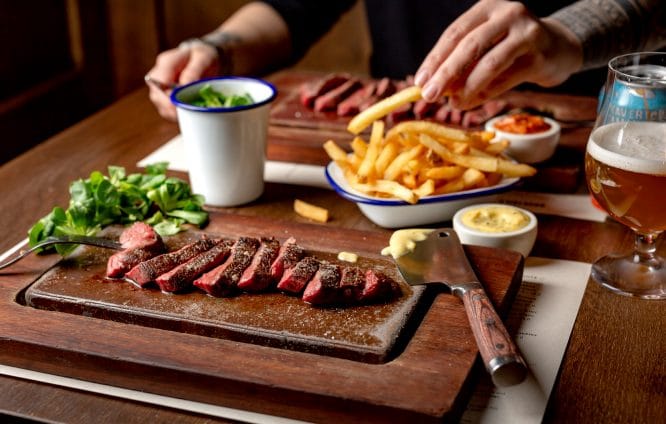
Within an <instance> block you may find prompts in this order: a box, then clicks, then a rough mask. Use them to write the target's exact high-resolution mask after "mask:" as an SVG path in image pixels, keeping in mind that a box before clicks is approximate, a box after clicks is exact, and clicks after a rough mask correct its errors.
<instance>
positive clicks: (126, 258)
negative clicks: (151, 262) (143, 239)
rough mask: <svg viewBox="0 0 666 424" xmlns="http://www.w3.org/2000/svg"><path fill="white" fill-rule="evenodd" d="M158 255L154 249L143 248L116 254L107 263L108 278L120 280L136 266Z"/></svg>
mask: <svg viewBox="0 0 666 424" xmlns="http://www.w3.org/2000/svg"><path fill="white" fill-rule="evenodd" d="M157 254H158V252H157V251H155V250H153V249H145V248H143V247H135V248H132V249H125V250H121V251H120V252H118V253H114V254H113V255H111V257H110V258H109V260H108V261H107V263H106V276H107V277H110V278H120V277H122V276H124V275H125V273H127V272H128V271H129V270H131V269H132V268H134V267H135V266H136V265H138V264H140V263H141V262H143V261H146V260H148V259H150V258H152V257H154V256H155V255H157Z"/></svg>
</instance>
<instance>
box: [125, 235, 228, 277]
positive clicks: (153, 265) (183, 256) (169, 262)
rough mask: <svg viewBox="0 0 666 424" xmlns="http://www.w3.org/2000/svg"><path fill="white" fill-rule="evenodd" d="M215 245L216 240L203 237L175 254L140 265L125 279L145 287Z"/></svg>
mask: <svg viewBox="0 0 666 424" xmlns="http://www.w3.org/2000/svg"><path fill="white" fill-rule="evenodd" d="M214 245H215V241H214V240H212V239H210V238H208V237H203V238H201V239H199V240H197V241H195V242H194V243H190V244H188V245H186V246H184V247H182V248H180V249H178V250H176V251H174V252H169V253H164V254H162V255H159V256H155V257H154V258H151V259H149V260H147V261H144V262H141V263H139V264H138V265H136V266H135V267H134V268H132V269H131V270H130V271H129V272H128V273H127V274H125V278H127V279H129V280H131V281H132V282H133V283H135V284H137V285H139V286H141V287H143V286H145V285H146V284H148V283H150V282H151V281H154V280H155V278H157V277H158V276H160V275H161V274H164V273H165V272H167V271H171V270H172V269H173V268H175V267H176V266H178V265H180V264H183V263H185V262H187V261H189V260H190V259H192V258H193V257H195V256H196V255H198V254H199V253H202V252H205V251H206V250H208V249H210V248H212V247H213V246H214Z"/></svg>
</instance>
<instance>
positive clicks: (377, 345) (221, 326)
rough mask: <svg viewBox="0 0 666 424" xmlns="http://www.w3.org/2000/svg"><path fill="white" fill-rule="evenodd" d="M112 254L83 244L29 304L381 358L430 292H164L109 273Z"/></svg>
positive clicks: (393, 272)
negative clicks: (386, 295) (308, 295)
mask: <svg viewBox="0 0 666 424" xmlns="http://www.w3.org/2000/svg"><path fill="white" fill-rule="evenodd" d="M197 233H198V232H188V233H181V234H179V235H177V236H173V237H170V238H167V239H166V240H165V241H166V243H167V245H168V247H169V250H175V249H178V248H180V247H182V246H183V245H184V244H185V243H187V242H191V241H193V240H194V238H195V237H196V236H197ZM207 234H208V235H209V236H211V237H213V238H218V237H228V234H211V233H207ZM281 241H284V240H281ZM303 247H307V246H303ZM112 253H113V251H110V250H108V249H102V248H97V247H88V246H82V247H81V248H80V249H79V250H77V251H76V252H75V254H73V255H70V256H69V257H68V258H67V259H65V260H62V261H60V262H59V263H58V264H57V265H56V266H55V267H53V268H52V269H50V270H49V271H48V272H46V273H45V274H44V275H43V276H42V277H40V278H39V279H38V280H37V281H36V282H35V283H34V284H33V285H31V286H30V288H29V289H28V290H27V291H26V293H25V303H26V304H27V305H28V306H32V307H35V308H40V309H46V310H52V311H60V312H67V313H71V314H78V315H85V316H91V317H96V318H102V319H110V320H114V321H118V322H123V323H128V324H135V325H144V326H148V327H155V328H161V329H165V330H171V331H177V332H182V333H189V334H197V335H202V336H208V337H218V338H224V339H228V340H234V341H239V342H245V343H254V344H258V345H264V346H272V347H278V348H284V349H292V350H299V351H302V352H310V353H316V354H321V355H330V356H337V357H341V358H347V359H352V360H357V361H363V362H368V363H381V362H386V361H387V360H388V359H389V358H390V355H391V354H392V352H393V348H394V346H395V344H396V342H397V341H398V339H399V338H400V337H402V338H404V337H406V336H407V335H406V334H404V332H403V330H405V329H406V328H407V325H406V324H407V322H408V320H409V319H410V317H411V316H412V312H414V309H415V308H416V305H417V304H418V302H419V299H420V298H421V294H422V293H423V287H418V288H415V289H412V288H411V287H409V286H407V285H406V284H401V290H402V296H400V297H398V298H395V299H393V300H391V301H388V302H384V303H381V304H375V305H363V306H339V307H315V306H311V305H308V304H307V303H305V302H303V301H302V300H301V299H300V297H298V296H289V295H285V294H281V293H277V292H266V293H251V294H250V293H242V294H238V295H236V296H232V297H224V298H214V297H211V296H208V295H206V294H204V293H203V292H201V291H199V290H195V289H193V290H191V291H189V292H187V293H178V294H171V293H162V292H160V291H159V289H158V288H157V286H154V287H148V288H145V289H141V288H139V287H137V286H135V285H133V284H130V283H128V282H126V281H124V280H120V279H115V280H111V279H108V278H105V276H104V274H105V271H106V262H107V260H108V258H109V256H110V255H111V254H112ZM307 255H312V256H314V257H316V258H318V259H323V260H326V261H328V262H332V263H338V264H339V265H345V263H344V262H341V261H339V260H338V259H337V258H336V255H335V254H333V253H331V252H322V251H316V250H312V249H310V250H307ZM347 264H348V265H350V264H349V263H347ZM354 265H356V266H359V267H361V268H362V269H368V268H373V269H376V270H379V271H382V272H384V273H386V274H387V275H389V276H391V277H392V278H394V279H395V280H396V281H401V279H400V276H399V274H398V271H397V269H396V267H395V265H394V264H393V262H391V261H389V260H387V259H381V258H370V257H365V256H361V257H360V258H359V260H358V262H357V263H355V264H354Z"/></svg>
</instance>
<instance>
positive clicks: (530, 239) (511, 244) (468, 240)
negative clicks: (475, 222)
mask: <svg viewBox="0 0 666 424" xmlns="http://www.w3.org/2000/svg"><path fill="white" fill-rule="evenodd" d="M494 206H501V207H505V208H512V209H516V210H518V211H520V212H522V213H523V214H525V215H526V216H527V217H528V220H529V221H528V223H527V225H526V226H524V227H523V228H520V229H518V230H515V231H507V232H487V231H480V230H478V229H475V228H471V227H469V226H467V225H465V224H464V223H463V219H462V217H463V215H465V213H467V212H468V211H470V210H472V209H476V208H480V207H494ZM453 229H454V230H455V231H456V233H458V237H459V238H460V241H461V242H462V243H464V244H473V245H477V246H486V247H495V248H500V249H509V250H513V251H516V252H518V253H520V254H522V255H523V256H524V257H527V256H528V255H529V253H530V252H531V251H532V247H534V242H535V241H536V236H537V218H536V216H535V215H534V214H533V213H532V212H530V211H528V210H525V209H522V208H517V207H515V206H509V205H503V204H497V203H488V204H478V205H472V206H467V207H465V208H462V209H460V210H459V211H458V212H456V214H455V215H454V216H453Z"/></svg>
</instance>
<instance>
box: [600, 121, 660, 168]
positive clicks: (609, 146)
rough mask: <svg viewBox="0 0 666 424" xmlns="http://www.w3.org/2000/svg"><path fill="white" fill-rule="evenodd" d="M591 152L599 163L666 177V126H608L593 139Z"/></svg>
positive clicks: (658, 124)
mask: <svg viewBox="0 0 666 424" xmlns="http://www.w3.org/2000/svg"><path fill="white" fill-rule="evenodd" d="M587 152H588V153H589V154H590V155H591V156H592V157H593V158H594V159H596V160H598V161H599V162H603V163H605V164H606V165H609V166H612V167H615V168H620V169H624V170H625V171H632V172H638V173H641V174H653V175H666V123H664V122H638V121H632V122H616V123H612V124H608V125H604V126H602V127H599V128H597V129H595V130H594V132H593V133H592V135H591V136H590V141H589V143H587Z"/></svg>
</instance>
